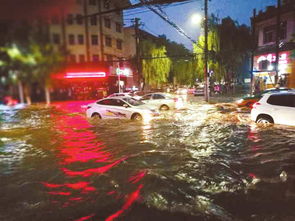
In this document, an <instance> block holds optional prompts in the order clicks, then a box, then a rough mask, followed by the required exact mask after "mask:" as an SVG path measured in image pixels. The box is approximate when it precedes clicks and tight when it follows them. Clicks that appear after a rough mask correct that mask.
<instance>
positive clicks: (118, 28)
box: [116, 23, 122, 33]
mask: <svg viewBox="0 0 295 221" xmlns="http://www.w3.org/2000/svg"><path fill="white" fill-rule="evenodd" d="M116 32H119V33H121V32H122V25H121V24H120V23H116Z"/></svg>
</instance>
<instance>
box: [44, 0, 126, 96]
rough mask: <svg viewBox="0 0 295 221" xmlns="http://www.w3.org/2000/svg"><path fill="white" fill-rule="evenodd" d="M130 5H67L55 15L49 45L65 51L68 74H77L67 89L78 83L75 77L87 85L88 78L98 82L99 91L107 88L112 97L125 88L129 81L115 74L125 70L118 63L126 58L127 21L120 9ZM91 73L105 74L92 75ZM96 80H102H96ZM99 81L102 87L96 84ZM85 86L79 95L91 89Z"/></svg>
mask: <svg viewBox="0 0 295 221" xmlns="http://www.w3.org/2000/svg"><path fill="white" fill-rule="evenodd" d="M129 5H130V2H129V1H128V0H73V3H72V4H71V5H66V6H65V7H64V8H61V9H60V11H59V13H56V14H53V15H52V18H51V19H50V24H49V35H50V41H51V43H53V44H54V45H56V49H57V50H58V49H59V48H64V49H66V51H67V52H68V58H67V59H68V65H67V66H68V69H67V70H68V72H69V70H70V72H71V73H72V74H73V72H74V75H70V76H66V77H65V78H67V80H68V79H70V80H71V82H70V83H69V84H68V85H70V86H71V87H72V85H73V84H74V83H75V82H73V76H78V77H80V78H83V79H84V82H86V81H85V79H86V77H89V79H88V81H90V80H92V81H93V82H95V87H96V88H105V87H107V90H108V91H109V93H111V92H115V91H116V89H118V88H119V85H120V84H122V85H123V86H122V87H126V81H127V80H126V77H124V76H122V77H121V82H120V83H119V82H118V78H117V74H118V73H116V71H117V69H118V68H122V67H120V62H119V61H120V60H122V59H123V58H124V57H126V56H125V54H124V43H125V40H124V33H123V24H124V21H123V13H122V10H120V8H124V7H126V6H129ZM110 11H112V12H110ZM106 12H107V13H106ZM126 40H127V41H128V39H126ZM121 63H122V62H121ZM90 72H91V73H99V72H104V73H105V74H102V75H93V74H90V75H89V73H90ZM75 73H79V74H75ZM83 73H86V74H85V75H83ZM120 73H124V71H123V72H120ZM65 74H66V73H65ZM83 76H84V77H83ZM95 76H97V78H101V79H99V80H98V79H95ZM106 78H107V79H106ZM99 81H100V82H101V83H100V84H98V83H97V82H99ZM68 82H69V80H68ZM59 83H60V81H59ZM124 84H125V85H124ZM79 85H81V81H80V82H79ZM85 85H87V84H85ZM85 85H84V86H81V87H80V86H79V89H78V91H81V90H84V88H87V87H88V86H85ZM59 87H61V86H60V85H59ZM79 93H80V92H79Z"/></svg>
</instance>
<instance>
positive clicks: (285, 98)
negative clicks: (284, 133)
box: [251, 91, 295, 126]
mask: <svg viewBox="0 0 295 221" xmlns="http://www.w3.org/2000/svg"><path fill="white" fill-rule="evenodd" d="M251 119H252V120H253V121H255V122H257V123H275V124H284V125H290V126H295V91H294V92H292V91H290V92H280V93H271V94H265V95H264V96H263V97H262V98H261V99H260V100H259V101H258V102H257V103H255V104H254V105H253V109H252V111H251Z"/></svg>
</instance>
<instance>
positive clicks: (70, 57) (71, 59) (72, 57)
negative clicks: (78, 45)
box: [69, 54, 76, 63]
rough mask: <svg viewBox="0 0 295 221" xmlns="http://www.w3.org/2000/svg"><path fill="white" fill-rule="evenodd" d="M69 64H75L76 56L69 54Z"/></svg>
mask: <svg viewBox="0 0 295 221" xmlns="http://www.w3.org/2000/svg"><path fill="white" fill-rule="evenodd" d="M69 62H71V63H76V55H74V54H71V55H70V56H69Z"/></svg>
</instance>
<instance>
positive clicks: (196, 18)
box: [191, 13, 203, 25]
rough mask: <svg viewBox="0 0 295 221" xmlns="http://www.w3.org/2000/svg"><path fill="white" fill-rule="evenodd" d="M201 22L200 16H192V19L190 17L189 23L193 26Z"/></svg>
mask: <svg viewBox="0 0 295 221" xmlns="http://www.w3.org/2000/svg"><path fill="white" fill-rule="evenodd" d="M202 20H203V17H202V16H201V15H200V14H197V13H196V14H193V15H192V17H191V22H192V24H193V25H199V24H201V22H202Z"/></svg>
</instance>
